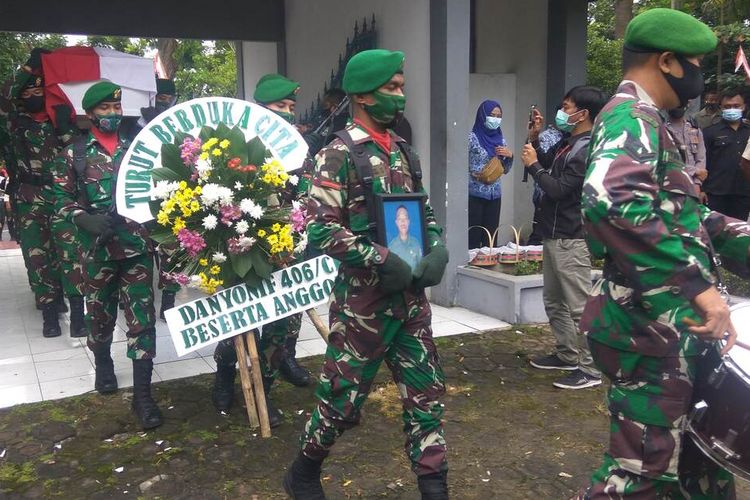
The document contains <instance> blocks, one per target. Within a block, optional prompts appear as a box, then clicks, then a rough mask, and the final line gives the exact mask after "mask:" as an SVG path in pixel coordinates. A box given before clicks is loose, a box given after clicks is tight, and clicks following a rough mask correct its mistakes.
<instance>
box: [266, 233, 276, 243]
mask: <svg viewBox="0 0 750 500" xmlns="http://www.w3.org/2000/svg"><path fill="white" fill-rule="evenodd" d="M266 241H268V242H269V243H270V244H271V245H275V244H276V243H278V242H279V237H278V236H276V235H275V234H272V235H271V236H269V237H268V238H266Z"/></svg>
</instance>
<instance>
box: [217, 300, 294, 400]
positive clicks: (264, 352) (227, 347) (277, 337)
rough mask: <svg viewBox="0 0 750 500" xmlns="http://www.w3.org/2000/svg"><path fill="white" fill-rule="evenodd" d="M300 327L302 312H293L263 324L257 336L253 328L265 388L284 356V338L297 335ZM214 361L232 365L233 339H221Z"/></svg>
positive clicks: (276, 375) (276, 373) (275, 373)
mask: <svg viewBox="0 0 750 500" xmlns="http://www.w3.org/2000/svg"><path fill="white" fill-rule="evenodd" d="M301 327H302V314H293V315H292V316H287V317H286V318H282V319H280V320H278V321H274V322H273V323H268V324H267V325H263V333H262V334H261V335H260V338H259V336H258V331H257V330H255V342H256V345H257V346H258V356H259V357H260V371H261V373H262V374H263V379H264V380H265V382H266V385H267V388H266V390H270V388H271V384H273V382H274V380H276V378H277V377H278V375H279V366H281V362H282V361H283V360H284V357H285V356H286V342H285V341H286V339H287V338H297V337H299V331H300V328H301ZM214 361H216V364H217V365H219V366H234V364H235V363H236V362H237V352H236V351H235V350H234V339H227V340H222V341H221V342H219V343H218V344H217V345H216V349H215V350H214Z"/></svg>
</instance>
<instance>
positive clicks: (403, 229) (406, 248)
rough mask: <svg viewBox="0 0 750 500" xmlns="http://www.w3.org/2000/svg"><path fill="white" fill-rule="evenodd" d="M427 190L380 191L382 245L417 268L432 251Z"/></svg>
mask: <svg viewBox="0 0 750 500" xmlns="http://www.w3.org/2000/svg"><path fill="white" fill-rule="evenodd" d="M426 202H427V195H425V194H424V193H396V194H383V193H380V194H377V195H376V196H375V203H376V208H377V218H378V220H377V223H378V231H377V237H378V241H377V243H379V244H380V245H383V246H384V247H387V248H388V250H390V251H391V252H393V253H395V254H396V255H398V256H399V257H401V258H402V259H403V260H404V261H405V262H406V263H407V264H409V265H410V266H411V268H412V270H414V269H415V268H416V267H417V264H418V263H419V261H420V260H422V257H424V256H425V255H427V252H429V246H428V244H427V225H426V223H425V220H424V207H425V203H426Z"/></svg>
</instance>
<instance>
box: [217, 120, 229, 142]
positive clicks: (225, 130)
mask: <svg viewBox="0 0 750 500" xmlns="http://www.w3.org/2000/svg"><path fill="white" fill-rule="evenodd" d="M229 132H230V129H229V127H227V124H226V123H224V122H219V124H218V125H217V126H216V134H215V136H216V138H217V139H219V141H221V140H224V139H229Z"/></svg>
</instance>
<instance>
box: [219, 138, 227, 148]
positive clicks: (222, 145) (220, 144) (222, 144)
mask: <svg viewBox="0 0 750 500" xmlns="http://www.w3.org/2000/svg"><path fill="white" fill-rule="evenodd" d="M219 147H220V148H221V149H227V148H228V147H229V140H228V139H224V140H223V141H221V142H220V143H219Z"/></svg>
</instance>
